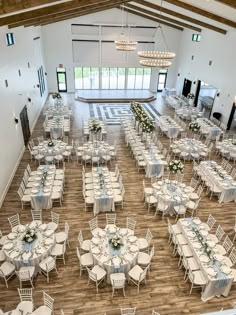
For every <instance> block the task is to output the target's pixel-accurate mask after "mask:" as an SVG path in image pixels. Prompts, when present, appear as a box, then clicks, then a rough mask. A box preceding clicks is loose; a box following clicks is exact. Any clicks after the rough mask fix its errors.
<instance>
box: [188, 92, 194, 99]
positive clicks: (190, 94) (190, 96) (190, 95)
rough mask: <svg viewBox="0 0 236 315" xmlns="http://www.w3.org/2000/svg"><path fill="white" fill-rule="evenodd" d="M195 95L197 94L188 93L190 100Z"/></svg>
mask: <svg viewBox="0 0 236 315" xmlns="http://www.w3.org/2000/svg"><path fill="white" fill-rule="evenodd" d="M194 97H195V95H194V94H193V93H188V95H187V98H188V99H189V100H193V99H194Z"/></svg>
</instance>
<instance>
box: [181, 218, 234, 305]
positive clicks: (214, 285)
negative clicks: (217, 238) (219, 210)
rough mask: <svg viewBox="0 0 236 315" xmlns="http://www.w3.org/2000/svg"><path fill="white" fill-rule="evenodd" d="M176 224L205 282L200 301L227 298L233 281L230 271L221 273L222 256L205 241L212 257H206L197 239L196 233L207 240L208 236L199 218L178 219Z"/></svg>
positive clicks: (211, 244) (212, 245)
mask: <svg viewBox="0 0 236 315" xmlns="http://www.w3.org/2000/svg"><path fill="white" fill-rule="evenodd" d="M177 224H178V226H179V228H180V230H181V232H182V234H183V237H184V238H185V240H186V242H187V244H188V246H189V248H190V249H191V251H192V255H193V257H194V259H195V260H196V262H197V264H198V266H199V269H200V270H201V271H202V273H203V275H204V276H205V278H206V281H207V285H206V286H205V288H203V291H202V296H201V299H202V301H204V302H205V301H207V300H209V299H211V298H213V297H215V296H221V295H223V296H225V297H226V296H228V295H229V292H230V289H231V286H232V284H233V280H234V277H233V274H232V271H230V273H228V274H225V273H224V272H223V271H222V268H223V266H224V264H223V260H222V257H223V256H222V257H221V256H220V255H219V254H218V253H217V250H216V249H214V244H213V243H210V241H207V244H209V247H211V248H212V253H213V256H210V257H209V256H208V255H207V253H206V250H205V249H204V246H205V245H203V244H202V243H201V241H200V240H199V238H198V235H199V234H198V233H200V235H201V236H202V237H203V238H207V234H208V233H207V231H206V230H205V229H204V226H203V225H202V224H201V220H200V219H199V218H185V219H180V220H179V221H178V223H177ZM213 258H214V259H213ZM210 270H211V272H212V270H213V271H215V272H216V275H214V276H212V274H211V272H210Z"/></svg>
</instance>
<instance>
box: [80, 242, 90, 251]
mask: <svg viewBox="0 0 236 315" xmlns="http://www.w3.org/2000/svg"><path fill="white" fill-rule="evenodd" d="M90 248H91V241H90V240H84V241H83V243H82V245H81V249H82V250H83V251H85V252H89V251H90Z"/></svg>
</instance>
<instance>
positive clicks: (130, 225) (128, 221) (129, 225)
mask: <svg viewBox="0 0 236 315" xmlns="http://www.w3.org/2000/svg"><path fill="white" fill-rule="evenodd" d="M135 226H136V221H135V220H133V219H131V218H127V219H126V228H127V229H129V230H132V231H134V230H135Z"/></svg>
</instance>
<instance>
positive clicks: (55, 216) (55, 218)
mask: <svg viewBox="0 0 236 315" xmlns="http://www.w3.org/2000/svg"><path fill="white" fill-rule="evenodd" d="M51 218H52V222H54V223H56V224H57V225H58V224H59V219H60V215H59V214H57V213H56V212H54V211H51Z"/></svg>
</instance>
